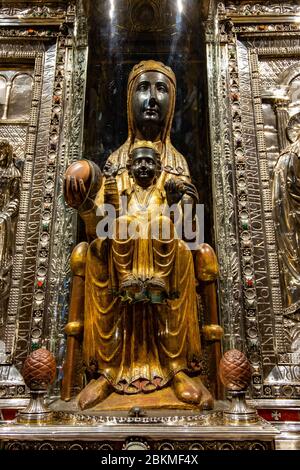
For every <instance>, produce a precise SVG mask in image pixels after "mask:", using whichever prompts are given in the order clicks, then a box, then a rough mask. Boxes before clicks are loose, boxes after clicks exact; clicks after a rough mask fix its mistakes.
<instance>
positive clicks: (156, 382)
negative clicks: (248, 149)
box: [62, 60, 222, 409]
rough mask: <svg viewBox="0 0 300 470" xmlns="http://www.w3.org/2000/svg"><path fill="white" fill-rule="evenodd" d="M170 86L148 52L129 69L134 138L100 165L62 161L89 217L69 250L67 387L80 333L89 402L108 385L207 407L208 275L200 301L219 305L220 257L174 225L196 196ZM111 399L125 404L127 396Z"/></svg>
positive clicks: (66, 392) (213, 336) (84, 397)
mask: <svg viewBox="0 0 300 470" xmlns="http://www.w3.org/2000/svg"><path fill="white" fill-rule="evenodd" d="M175 96H176V78H175V75H174V73H173V71H172V70H171V69H170V68H169V67H167V66H165V65H164V64H162V63H160V62H156V61H152V60H149V61H143V62H141V63H140V64H138V65H136V66H135V67H134V68H133V70H132V71H131V73H130V76H129V80H128V100H127V103H128V109H127V112H128V139H127V141H126V142H125V144H123V145H122V146H121V147H120V148H119V149H117V150H116V151H115V152H114V153H113V154H112V155H111V156H110V157H109V159H108V161H107V163H106V165H105V167H104V170H103V174H102V173H101V171H100V169H99V168H98V167H97V165H96V164H95V163H92V162H90V161H87V160H81V161H78V162H76V163H74V164H72V165H71V166H70V167H69V168H68V170H67V172H66V177H65V197H66V201H67V203H68V204H69V205H70V206H72V207H74V208H76V209H77V210H78V212H79V214H80V216H81V218H82V219H83V221H84V222H85V228H86V235H87V239H88V242H83V243H80V244H79V245H78V246H77V247H75V249H74V251H73V254H72V258H71V263H72V271H73V287H72V295H71V304H70V314H69V322H68V324H67V326H66V333H67V335H68V341H67V357H66V361H65V368H64V380H63V391H62V397H63V398H64V399H65V400H69V399H70V398H71V396H72V393H71V389H72V381H73V378H72V373H73V372H72V371H74V358H75V357H76V355H78V353H79V352H80V348H81V343H80V341H81V338H83V340H82V351H83V360H84V363H85V365H86V374H87V377H88V381H89V383H87V385H86V386H85V387H84V388H83V390H82V391H81V393H80V394H79V396H78V403H79V406H80V407H81V408H82V409H87V408H91V407H94V406H96V405H98V404H99V403H101V402H103V401H104V400H105V399H106V398H108V397H109V395H111V394H113V392H116V393H117V394H122V395H123V396H124V395H125V396H126V395H128V396H131V395H139V396H141V400H142V406H143V403H144V401H143V400H147V403H148V405H149V402H150V404H151V406H152V407H154V408H155V407H164V406H165V407H172V406H173V407H174V401H175V402H176V403H175V405H176V406H177V405H178V403H180V402H181V403H185V404H186V406H187V407H188V406H195V407H198V408H211V407H212V403H213V400H212V396H211V394H210V392H209V391H208V390H207V389H206V387H205V386H204V383H203V381H202V379H201V378H200V372H201V357H202V354H201V343H200V328H199V311H198V298H197V288H198V287H199V285H200V284H201V286H202V293H203V292H206V294H203V295H204V297H205V298H204V304H205V306H208V308H212V309H214V308H216V302H215V291H214V281H215V279H216V277H217V275H218V264H217V261H216V256H215V253H214V251H213V249H212V248H211V247H210V246H209V245H207V244H204V243H203V244H198V245H197V246H195V247H194V248H193V249H190V248H189V247H188V245H187V243H186V238H187V237H186V232H185V230H183V236H182V237H179V236H178V234H177V231H178V230H179V229H178V220H176V217H174V216H173V215H172V212H171V211H170V210H169V209H170V207H172V208H175V209H176V210H177V212H178V214H179V219H181V220H183V219H184V218H185V217H186V218H187V219H188V220H190V222H191V223H193V220H194V215H195V210H196V207H197V202H198V195H197V190H196V188H195V186H194V185H193V184H192V182H191V178H190V173H189V169H188V166H187V163H186V161H185V158H184V157H183V156H182V155H181V154H180V153H179V152H178V151H177V150H176V149H175V148H174V147H173V145H172V144H171V141H170V130H171V124H172V119H173V115H174V109H175ZM104 204H105V205H106V206H105V207H108V206H109V207H113V208H114V211H115V217H114V218H113V220H112V222H111V223H110V222H108V225H109V226H110V227H111V236H104V235H103V232H101V230H100V231H99V226H101V222H103V220H104V219H103V218H102V219H101V217H99V209H101V207H102V208H103V207H104V206H103V205H104ZM99 221H100V224H99ZM215 313H216V312H215ZM214 318H215V317H214ZM212 323H216V321H214V322H212ZM211 326H212V325H208V327H209V328H210V327H211ZM209 328H208V329H209ZM82 333H83V335H82ZM221 334H222V329H221V328H220V327H219V326H218V325H216V324H215V325H213V327H212V328H211V331H209V332H208V336H209V335H210V340H212V341H214V340H217V341H218V340H219V339H220V336H221ZM162 389H164V391H165V390H166V389H169V390H170V394H169V395H168V401H167V402H166V401H163V402H161V401H160V400H166V395H164V398H163V399H162V398H156V396H157V395H156V396H154V397H153V399H152V401H151V396H150V397H148V394H150V395H152V393H150V392H156V391H163V390H162ZM168 393H169V392H168ZM115 395H116V394H115ZM146 396H147V397H148V398H147V399H146ZM159 396H162V395H159ZM170 397H171V398H170ZM110 399H111V400H112V401H111V403H112V404H111V407H115V406H116V407H117V408H116V409H120V408H118V406H119V405H120V403H119V402H120V397H119V396H118V395H117V396H115V398H111V397H110ZM131 403H133V402H131ZM131 406H132V405H131ZM176 406H175V407H176ZM182 406H184V405H182Z"/></svg>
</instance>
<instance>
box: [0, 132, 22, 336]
mask: <svg viewBox="0 0 300 470" xmlns="http://www.w3.org/2000/svg"><path fill="white" fill-rule="evenodd" d="M20 182H21V171H20V169H19V168H18V166H17V164H16V161H15V157H14V153H13V147H12V145H11V144H10V143H9V142H8V141H7V140H2V141H0V188H1V191H0V327H2V326H3V324H4V322H5V320H6V318H5V315H6V310H7V304H8V297H9V288H10V282H11V271H12V265H13V258H14V252H15V235H16V228H17V223H16V222H17V215H18V210H19V203H20Z"/></svg>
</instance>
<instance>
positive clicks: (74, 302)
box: [61, 242, 88, 401]
mask: <svg viewBox="0 0 300 470" xmlns="http://www.w3.org/2000/svg"><path fill="white" fill-rule="evenodd" d="M87 250H88V243H86V242H82V243H79V245H77V246H76V247H75V248H74V250H73V252H72V256H71V269H72V272H73V280H72V293H71V302H70V310H69V319H68V320H69V321H68V323H67V325H66V327H65V333H66V334H67V337H68V338H67V354H66V359H65V364H64V378H63V381H62V390H61V398H62V400H64V401H69V400H71V398H72V396H73V395H74V394H76V392H75V393H74V392H73V388H74V381H75V372H76V360H77V358H78V355H79V352H80V348H81V336H82V332H83V315H84V289H85V266H86V255H87Z"/></svg>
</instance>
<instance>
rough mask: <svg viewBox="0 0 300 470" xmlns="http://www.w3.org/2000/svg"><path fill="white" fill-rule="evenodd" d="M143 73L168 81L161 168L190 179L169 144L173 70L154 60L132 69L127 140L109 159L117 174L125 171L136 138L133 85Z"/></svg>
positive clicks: (171, 119) (184, 166)
mask: <svg viewBox="0 0 300 470" xmlns="http://www.w3.org/2000/svg"><path fill="white" fill-rule="evenodd" d="M145 72H160V73H162V74H164V75H165V76H166V77H168V79H169V80H170V83H171V86H170V91H169V93H170V105H169V110H168V114H167V118H166V121H165V125H164V128H163V131H162V135H161V144H162V152H161V163H162V168H163V169H164V170H165V171H166V172H168V173H173V174H175V175H178V176H180V175H181V176H185V177H188V178H189V177H190V173H189V169H188V165H187V163H186V161H185V158H184V157H183V156H182V155H181V154H180V153H179V152H178V151H177V150H176V149H175V147H173V145H172V143H171V137H170V134H171V127H172V121H173V117H174V111H175V101H176V77H175V74H174V72H173V70H172V69H171V68H170V67H168V66H167V65H164V64H163V63H162V62H158V61H156V60H143V61H141V62H139V63H138V64H137V65H135V66H134V67H133V69H132V70H131V72H130V74H129V77H128V86H127V116H128V138H127V140H126V142H125V143H124V144H123V145H122V146H121V147H120V148H119V149H118V150H116V152H114V153H113V154H112V155H111V156H110V157H109V158H110V160H111V161H113V162H114V163H117V164H118V165H119V174H122V173H123V172H125V171H126V167H127V160H128V157H129V154H130V150H131V147H132V145H133V144H134V141H135V137H136V129H135V125H134V120H133V115H132V106H131V103H132V98H133V91H134V85H135V81H136V79H137V77H139V76H140V75H141V74H143V73H145Z"/></svg>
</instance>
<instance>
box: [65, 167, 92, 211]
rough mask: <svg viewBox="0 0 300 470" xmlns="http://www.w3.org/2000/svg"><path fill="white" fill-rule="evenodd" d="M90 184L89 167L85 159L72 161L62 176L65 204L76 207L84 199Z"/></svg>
mask: <svg viewBox="0 0 300 470" xmlns="http://www.w3.org/2000/svg"><path fill="white" fill-rule="evenodd" d="M90 184H91V168H90V165H89V163H88V162H87V160H79V161H78V162H75V163H72V165H70V166H69V168H68V169H67V171H66V174H65V178H64V196H65V200H66V202H67V204H68V205H69V206H71V207H73V208H75V209H78V208H79V207H80V206H81V204H82V203H83V202H84V201H85V199H86V197H87V194H88V191H89V187H90Z"/></svg>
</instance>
